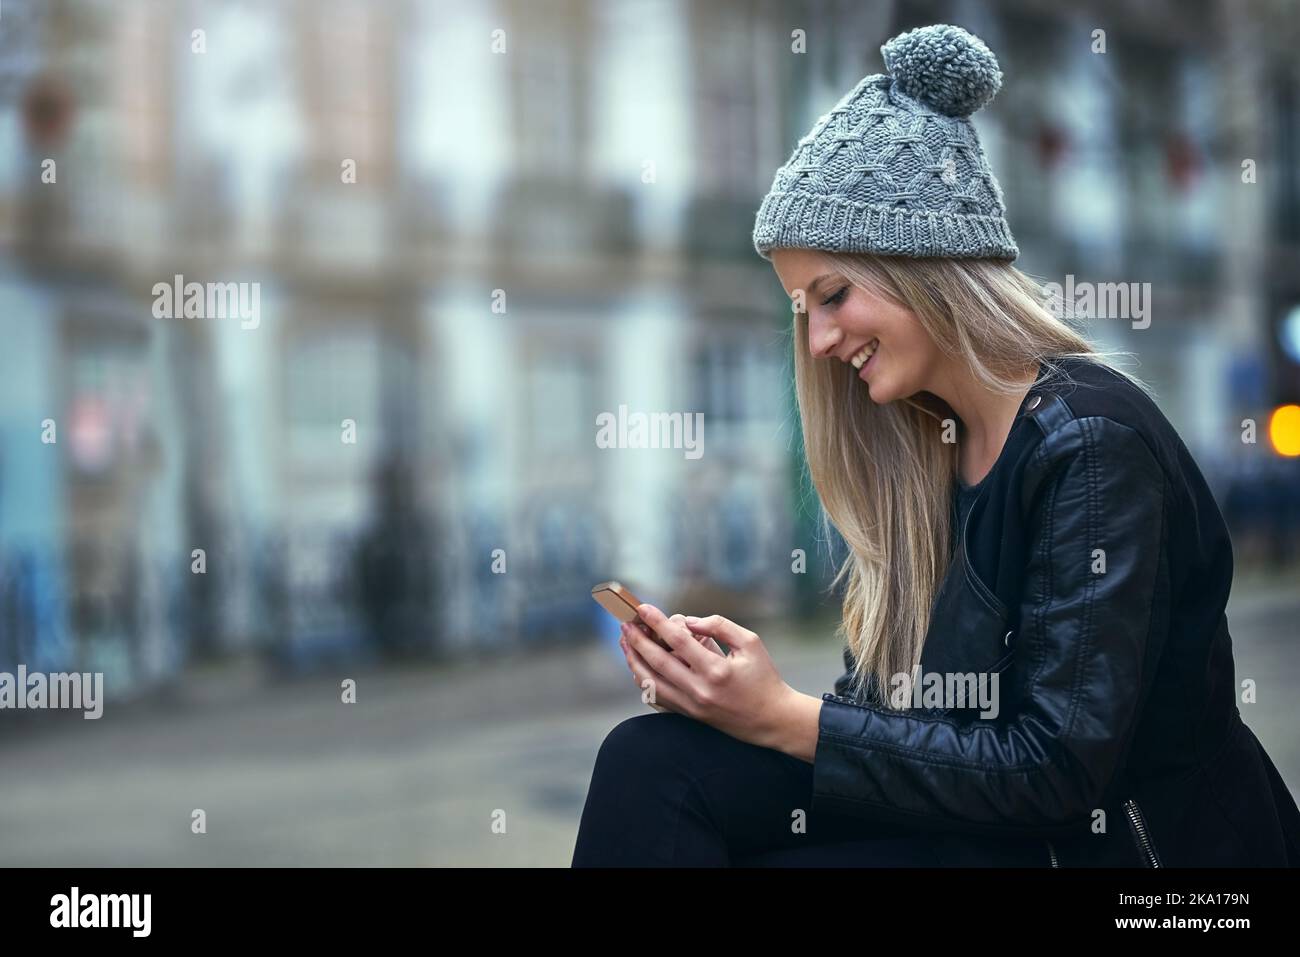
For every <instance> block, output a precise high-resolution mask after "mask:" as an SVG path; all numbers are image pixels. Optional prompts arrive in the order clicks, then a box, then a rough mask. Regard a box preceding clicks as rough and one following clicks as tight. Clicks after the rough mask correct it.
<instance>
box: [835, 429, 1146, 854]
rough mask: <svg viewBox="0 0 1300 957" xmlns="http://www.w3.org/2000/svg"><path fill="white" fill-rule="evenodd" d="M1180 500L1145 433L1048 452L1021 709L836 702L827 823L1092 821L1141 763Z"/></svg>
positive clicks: (1101, 436) (1004, 826)
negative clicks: (1136, 744)
mask: <svg viewBox="0 0 1300 957" xmlns="http://www.w3.org/2000/svg"><path fill="white" fill-rule="evenodd" d="M1165 499H1166V493H1165V479H1164V472H1163V470H1162V469H1161V467H1160V465H1159V463H1158V462H1157V461H1156V459H1155V457H1154V456H1153V455H1152V453H1151V451H1150V449H1149V448H1148V446H1147V444H1146V442H1145V441H1144V440H1143V439H1142V438H1141V436H1139V435H1138V434H1137V433H1136V432H1135V431H1133V430H1132V429H1130V428H1128V427H1126V426H1124V425H1121V424H1120V423H1118V422H1115V421H1113V420H1111V419H1107V418H1098V417H1094V418H1081V419H1080V418H1074V419H1070V420H1068V421H1066V422H1064V423H1062V424H1061V425H1059V426H1058V427H1056V428H1055V429H1054V430H1053V431H1052V432H1051V433H1050V434H1048V435H1047V436H1045V437H1044V438H1043V440H1042V441H1041V442H1040V443H1039V445H1038V447H1037V449H1036V450H1035V452H1034V453H1033V456H1032V458H1031V460H1030V462H1029V463H1027V464H1026V466H1025V469H1024V471H1023V473H1022V495H1021V503H1022V508H1023V509H1024V510H1025V513H1026V517H1027V521H1026V525H1025V528H1026V530H1027V531H1026V534H1027V536H1028V538H1027V545H1028V553H1029V559H1028V562H1027V565H1026V568H1025V582H1024V589H1023V592H1022V596H1023V597H1022V602H1021V607H1020V609H1019V611H1020V630H1019V640H1018V643H1017V646H1016V647H1017V653H1018V656H1019V657H1020V659H1021V660H1020V662H1019V663H1018V664H1019V667H1016V668H1013V669H1009V672H1008V674H1010V675H1011V676H1012V678H1011V680H1014V681H1015V682H1017V684H1016V686H1015V687H1014V688H1008V687H1001V688H999V692H1000V697H1001V699H1002V701H1008V700H1010V701H1013V702H1015V705H1014V707H1008V706H1006V705H1004V706H1003V708H1002V711H1001V712H1000V713H999V715H998V717H996V718H979V717H975V718H972V719H969V720H966V721H957V720H955V719H954V718H953V716H952V715H950V714H945V713H944V712H942V711H939V710H935V709H925V708H922V709H912V710H908V711H897V710H892V709H888V708H885V707H875V706H873V705H872V704H870V703H868V704H860V703H856V702H852V703H851V702H850V701H849V700H847V699H842V698H839V697H836V696H834V695H823V696H822V699H823V700H822V707H821V712H820V717H819V719H818V738H817V749H816V752H815V756H814V760H813V805H814V807H825V808H829V809H833V810H835V811H836V812H838V813H845V814H850V815H855V816H859V817H866V818H874V819H878V820H888V821H899V822H904V823H907V824H909V825H911V826H920V827H923V828H937V829H945V830H958V831H972V832H987V833H1000V834H1006V835H1021V836H1034V835H1047V836H1051V835H1052V834H1055V833H1061V832H1062V831H1063V830H1065V829H1068V828H1070V827H1071V826H1076V827H1077V825H1078V824H1079V823H1080V822H1081V821H1085V820H1087V819H1088V818H1089V817H1090V815H1091V813H1092V811H1093V810H1094V809H1095V808H1098V807H1101V806H1102V803H1103V801H1104V800H1105V794H1106V789H1107V786H1108V785H1109V784H1110V783H1111V779H1112V777H1113V776H1114V774H1115V773H1116V772H1117V771H1118V770H1119V768H1120V765H1121V763H1122V760H1123V758H1124V756H1125V755H1126V754H1127V751H1128V742H1129V738H1130V736H1131V734H1132V730H1133V727H1134V724H1135V721H1136V718H1137V712H1138V702H1139V690H1140V688H1141V686H1142V673H1141V672H1142V666H1143V660H1144V656H1145V654H1146V651H1147V647H1148V644H1149V643H1151V644H1154V645H1156V646H1158V645H1162V644H1163V638H1162V636H1157V635H1153V634H1151V632H1152V630H1153V629H1159V628H1163V627H1165V625H1164V624H1163V623H1164V622H1166V621H1167V620H1168V619H1167V616H1165V615H1163V614H1160V615H1156V614H1154V613H1153V612H1154V611H1155V602H1156V601H1157V600H1163V597H1162V595H1163V592H1161V589H1163V588H1166V587H1167V583H1165V584H1162V578H1161V576H1162V575H1163V574H1164V569H1166V568H1167V564H1166V563H1165V562H1164V561H1163V560H1162V555H1163V549H1164V543H1165V534H1166V531H1165ZM1096 549H1101V550H1103V553H1104V554H1102V553H1098V552H1096V551H1095V550H1096ZM1101 559H1104V568H1103V566H1102V565H1101V563H1100V560H1101ZM1001 677H1002V678H1003V679H1005V678H1006V677H1007V674H1003V675H1002V676H1001ZM1003 683H1004V684H1005V683H1006V682H1003Z"/></svg>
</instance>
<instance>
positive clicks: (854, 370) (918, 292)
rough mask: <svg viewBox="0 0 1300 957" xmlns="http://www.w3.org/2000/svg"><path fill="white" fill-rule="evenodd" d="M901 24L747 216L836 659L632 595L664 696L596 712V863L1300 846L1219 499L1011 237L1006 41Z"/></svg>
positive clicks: (1146, 857) (1266, 860)
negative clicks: (807, 483)
mask: <svg viewBox="0 0 1300 957" xmlns="http://www.w3.org/2000/svg"><path fill="white" fill-rule="evenodd" d="M882 53H883V54H884V60H885V64H886V67H887V69H888V70H889V74H888V75H880V76H869V77H866V78H865V79H864V80H862V81H861V82H860V83H859V84H858V85H857V86H856V87H855V88H854V89H853V90H852V91H851V92H850V93H849V94H848V95H847V96H845V97H844V98H843V99H842V100H841V101H840V102H839V104H838V105H837V106H836V107H835V108H834V109H832V110H831V111H830V112H829V113H827V114H826V115H824V116H823V117H822V118H821V119H820V120H819V121H818V122H817V124H816V125H815V126H814V128H813V130H812V131H811V132H810V133H809V134H808V135H807V136H805V137H803V138H802V139H801V140H800V141H799V144H798V145H797V146H796V148H795V150H794V152H793V154H792V155H791V157H790V159H789V161H788V162H787V163H786V164H785V165H784V166H783V167H782V168H781V169H780V170H779V171H778V173H777V176H776V180H775V183H774V185H773V188H772V191H771V192H770V193H769V194H768V196H767V197H766V198H765V199H764V201H763V204H762V206H761V207H760V209H759V212H758V217H757V222H756V226H755V231H754V242H755V248H756V249H757V250H758V252H759V253H760V255H762V256H764V258H767V259H769V260H770V261H771V262H772V264H773V266H774V268H775V270H776V273H777V275H778V277H779V278H780V281H781V284H782V286H783V287H784V289H785V291H786V293H787V294H788V295H789V296H790V297H791V299H792V300H793V302H794V307H795V337H794V352H795V383H796V393H797V397H798V402H799V410H800V416H801V419H802V424H803V434H804V442H805V448H806V457H807V461H808V467H809V471H810V474H811V477H812V480H813V483H814V485H815V487H816V489H817V492H818V495H819V497H820V500H821V503H822V506H823V510H824V515H825V517H826V519H827V520H828V521H829V522H832V523H833V524H834V525H835V527H836V529H837V530H838V531H839V533H840V535H841V536H842V537H843V539H844V541H845V542H846V544H847V545H848V549H849V554H848V558H847V559H846V561H845V563H844V566H843V567H842V568H841V570H840V576H839V577H837V579H836V582H837V583H838V582H840V581H841V580H844V579H847V588H846V591H845V595H844V603H843V620H842V626H841V633H842V635H843V637H844V639H845V649H844V661H845V665H846V671H845V673H844V674H843V675H842V676H841V677H840V678H839V679H838V680H837V681H836V683H835V692H834V693H833V694H824V695H822V696H821V697H820V698H814V697H812V696H809V695H804V694H801V693H799V692H797V691H795V690H794V689H792V688H791V687H790V686H789V685H787V684H786V683H785V682H784V681H783V680H782V679H781V677H780V675H779V674H778V673H777V670H776V668H775V667H774V666H773V664H772V661H771V659H770V657H769V656H768V654H767V652H766V650H765V649H764V646H763V643H762V641H761V639H760V638H759V637H758V636H757V635H756V634H754V633H753V632H752V631H749V630H747V629H745V628H743V627H742V626H740V625H738V624H735V623H733V622H731V621H728V620H727V619H724V618H721V617H718V616H716V615H715V616H711V617H708V618H694V617H684V616H681V615H673V616H672V617H667V616H665V615H664V614H663V613H662V612H661V611H660V610H659V609H657V608H654V607H653V606H650V605H642V606H640V615H641V620H642V621H643V622H644V625H645V626H646V628H650V629H653V630H654V631H655V632H656V633H657V634H658V635H659V636H660V637H661V638H662V639H663V640H664V641H666V642H667V643H668V644H669V645H670V647H671V648H672V649H673V650H672V651H671V652H669V651H666V650H664V649H662V648H660V647H659V646H658V645H657V644H655V642H654V641H653V640H652V639H651V638H650V637H649V636H648V632H647V631H646V629H645V628H643V627H641V626H639V625H638V626H633V627H628V626H625V627H624V632H623V634H624V638H623V647H624V651H625V653H626V655H627V660H628V665H629V668H630V669H631V671H632V674H633V676H634V678H635V680H636V681H637V683H638V685H640V686H642V687H644V688H646V689H647V694H648V693H650V692H653V698H651V699H649V700H650V703H651V704H653V705H654V706H655V707H656V710H657V711H660V712H661V713H657V714H645V715H640V716H637V717H634V718H630V719H628V720H626V721H624V722H622V723H621V724H620V725H619V726H618V727H616V728H615V729H614V730H613V731H612V732H611V733H610V734H609V736H608V737H607V738H606V739H605V741H604V743H603V745H602V746H601V749H600V753H599V755H598V757H597V761H596V768H595V771H594V773H593V777H592V783H591V789H590V791H589V793H588V797H587V802H586V806H585V808H584V811H583V816H582V823H581V827H580V830H579V834H578V840H577V845H576V848H575V852H574V859H573V863H574V865H575V866H583V865H616V864H626V865H656V864H660V865H682V864H701V865H715V864H741V865H744V864H758V863H763V864H803V865H843V866H863V865H874V866H880V865H908V864H911V865H915V864H922V865H926V864H929V865H944V866H951V865H967V864H969V865H1012V866H1041V867H1048V866H1056V867H1072V866H1098V865H1107V866H1151V867H1159V866H1233V865H1294V864H1296V863H1297V862H1298V861H1300V810H1297V808H1296V805H1295V802H1294V800H1293V799H1292V798H1291V796H1290V793H1289V792H1288V791H1287V788H1286V786H1285V785H1284V784H1283V782H1282V780H1281V778H1280V776H1279V775H1278V773H1277V771H1276V769H1275V768H1274V767H1273V764H1272V762H1271V761H1270V760H1269V757H1268V755H1267V754H1266V753H1265V752H1264V750H1263V748H1262V747H1261V745H1260V744H1259V742H1258V740H1257V739H1256V738H1255V736H1254V735H1253V733H1252V732H1251V731H1250V730H1249V728H1247V726H1246V725H1245V724H1244V723H1243V722H1242V720H1241V717H1240V714H1239V711H1238V708H1237V704H1236V690H1235V677H1234V672H1233V660H1232V651H1231V640H1230V637H1229V634H1228V629H1227V623H1226V618H1225V615H1224V607H1225V605H1226V603H1227V599H1228V593H1229V586H1230V583H1231V577H1232V549H1231V544H1230V541H1229V538H1228V534H1227V530H1226V528H1225V526H1224V524H1223V520H1222V517H1221V515H1220V513H1219V510H1218V508H1217V507H1216V505H1215V502H1214V499H1213V498H1212V497H1211V495H1210V492H1209V490H1208V488H1207V487H1206V483H1205V481H1204V479H1203V478H1202V476H1201V474H1200V472H1199V470H1198V469H1197V467H1196V465H1195V463H1194V462H1193V461H1192V459H1191V457H1190V455H1189V454H1188V452H1187V449H1186V448H1185V447H1184V445H1183V443H1182V442H1181V441H1180V440H1179V438H1178V436H1177V434H1176V433H1175V432H1174V429H1173V428H1172V426H1171V425H1170V424H1169V423H1168V421H1166V419H1165V418H1164V416H1163V415H1161V413H1160V411H1159V410H1158V409H1157V407H1156V406H1155V404H1154V403H1153V402H1152V400H1151V398H1150V397H1149V396H1148V395H1147V393H1146V391H1145V389H1144V388H1143V387H1142V386H1141V384H1140V383H1138V382H1137V381H1136V380H1134V379H1132V378H1131V377H1130V376H1128V375H1126V374H1125V373H1123V372H1120V371H1119V370H1117V369H1114V368H1112V367H1111V365H1110V364H1109V363H1108V362H1107V361H1106V359H1105V358H1104V357H1103V356H1102V355H1100V354H1098V353H1097V352H1096V351H1095V350H1094V349H1093V348H1092V347H1091V346H1090V345H1089V343H1088V342H1087V341H1086V340H1084V339H1082V338H1081V337H1080V336H1078V335H1077V334H1076V333H1075V332H1073V331H1072V330H1071V329H1070V328H1069V327H1068V326H1067V325H1065V324H1064V323H1062V322H1061V321H1060V320H1059V319H1057V318H1056V316H1055V315H1054V314H1053V312H1052V311H1050V310H1049V309H1047V308H1046V307H1045V305H1044V303H1043V297H1042V296H1041V294H1040V290H1039V288H1038V287H1037V286H1036V285H1035V284H1034V283H1033V282H1032V281H1030V280H1029V279H1028V278H1027V277H1026V276H1025V275H1024V274H1023V273H1021V272H1019V271H1018V270H1017V269H1016V268H1015V267H1014V266H1012V265H1011V263H1012V261H1014V260H1015V258H1016V257H1017V256H1018V255H1019V250H1018V249H1017V247H1016V245H1015V242H1014V240H1013V238H1012V236H1011V232H1010V230H1009V228H1008V226H1007V223H1006V219H1005V210H1004V206H1003V200H1002V193H1001V190H1000V188H999V186H998V184H997V182H996V180H995V179H994V178H993V173H992V171H991V170H990V169H989V166H988V163H987V161H986V159H985V157H984V154H983V151H982V149H981V147H980V144H979V141H978V138H977V136H976V134H975V131H974V128H973V126H971V124H970V122H969V116H970V115H971V114H972V113H973V112H974V111H975V110H977V109H979V108H980V106H982V105H983V104H984V103H986V102H988V100H990V99H991V98H992V97H993V95H994V94H995V93H996V92H997V90H998V87H999V85H1000V83H1001V73H1000V71H999V69H998V65H997V61H996V60H995V58H994V56H993V54H992V53H991V52H990V51H989V50H988V48H987V47H986V46H985V45H984V44H983V43H982V42H981V41H980V40H979V39H977V38H976V37H973V36H971V35H970V34H969V33H966V32H965V31H963V30H960V29H958V28H956V27H952V26H933V27H926V28H923V29H920V30H914V31H911V32H909V33H905V34H902V35H900V36H898V37H895V38H894V39H893V40H891V41H890V42H889V43H887V44H886V45H885V46H884V47H882ZM722 645H725V646H726V653H724V650H723V648H722V647H721V646H722Z"/></svg>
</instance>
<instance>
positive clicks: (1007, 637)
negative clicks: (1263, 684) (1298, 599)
mask: <svg viewBox="0 0 1300 957" xmlns="http://www.w3.org/2000/svg"><path fill="white" fill-rule="evenodd" d="M1058 364H1059V365H1060V366H1061V368H1062V369H1063V370H1064V372H1065V373H1066V376H1053V375H1050V374H1049V373H1048V372H1047V371H1046V369H1045V368H1044V369H1040V375H1039V378H1038V381H1037V382H1036V383H1035V385H1034V386H1033V387H1032V388H1031V389H1030V391H1029V393H1028V395H1027V396H1026V397H1025V400H1024V402H1023V403H1022V404H1021V408H1020V411H1019V413H1018V414H1017V417H1016V421H1015V424H1014V425H1013V426H1012V428H1011V432H1010V434H1009V435H1008V437H1007V441H1006V443H1005V445H1004V447H1003V450H1002V453H1001V455H1000V457H999V458H998V460H997V462H996V463H995V465H994V467H993V469H992V471H990V473H989V474H988V476H987V477H986V478H985V480H984V481H983V482H982V483H981V485H980V487H979V494H978V497H977V498H976V499H975V501H974V502H973V503H972V505H971V507H970V511H969V512H968V514H967V517H966V521H965V532H964V535H962V536H961V537H960V538H959V539H958V545H957V549H956V552H955V557H954V559H953V561H952V562H951V563H950V568H949V571H948V573H947V576H946V577H945V579H944V581H943V584H942V586H941V588H940V590H939V592H938V594H937V597H936V599H935V604H934V608H933V611H932V615H931V621H930V626H929V631H928V634H927V637H926V642H925V645H924V649H923V652H922V657H921V670H922V671H923V672H960V673H966V672H981V671H984V672H989V673H996V674H997V677H998V692H999V712H998V715H997V716H996V717H993V718H990V717H980V714H979V711H978V710H976V709H974V708H971V707H966V708H945V707H943V703H942V702H936V703H935V704H934V706H931V707H923V708H920V709H912V710H908V711H897V710H893V709H890V708H886V707H884V706H883V704H882V703H881V702H880V699H879V698H878V690H877V688H876V686H875V685H874V683H868V685H867V687H866V688H863V689H858V690H857V692H856V693H853V691H852V689H851V686H850V673H851V671H852V665H853V661H852V658H851V657H850V654H849V651H848V649H847V647H846V648H845V650H844V662H845V667H846V672H845V674H844V675H842V676H841V677H840V678H839V679H838V680H837V681H836V682H835V693H834V694H825V695H823V696H822V699H823V703H822V708H821V715H820V719H819V730H818V740H817V750H816V754H815V758H814V762H813V790H814V793H813V807H814V808H826V809H832V810H834V811H836V812H838V813H847V814H852V815H856V816H861V817H867V818H871V819H873V820H879V821H885V822H891V823H893V824H896V825H897V826H898V827H899V829H900V831H903V832H906V831H917V832H923V833H926V834H927V835H930V836H931V837H932V838H933V840H934V842H935V843H936V847H937V850H938V851H939V854H940V857H941V859H943V860H944V863H945V864H950V865H965V864H970V865H1003V866H1034V865H1037V866H1044V867H1046V866H1059V867H1072V866H1073V867H1078V866H1121V867H1127V866H1152V867H1155V866H1165V867H1168V866H1175V867H1177V866H1212V867H1223V866H1234V865H1244V866H1250V865H1275V866H1287V865H1289V866H1295V865H1297V864H1300V810H1297V807H1296V803H1295V801H1294V800H1293V798H1292V797H1291V794H1290V792H1289V791H1288V790H1287V787H1286V785H1285V784H1284V783H1283V781H1282V779H1281V777H1280V775H1279V774H1278V772H1277V769H1276V768H1275V767H1274V766H1273V763H1272V761H1271V760H1270V759H1269V757H1268V755H1267V754H1266V753H1265V751H1264V749H1263V747H1262V746H1261V745H1260V743H1259V741H1258V739H1257V738H1256V737H1255V735H1254V734H1253V733H1252V732H1251V730H1250V729H1249V728H1248V727H1247V726H1246V725H1245V724H1244V723H1243V722H1242V720H1241V715H1240V713H1239V711H1238V708H1237V703H1236V681H1235V676H1234V672H1233V660H1232V646H1231V638H1230V636H1229V634H1228V624H1227V619H1226V617H1225V615H1224V608H1225V605H1226V603H1227V600H1228V592H1229V587H1230V585H1231V581H1232V548H1231V543H1230V541H1229V538H1228V533H1227V529H1226V527H1225V525H1224V522H1223V518H1222V516H1221V514H1220V512H1219V509H1218V507H1217V506H1216V504H1215V502H1214V499H1213V497H1212V496H1211V493H1210V491H1209V489H1208V488H1207V486H1206V483H1205V480H1204V478H1203V477H1202V475H1201V473H1200V471H1199V469H1198V468H1197V467H1196V464H1195V463H1194V462H1193V460H1192V458H1191V456H1190V454H1189V453H1188V451H1187V449H1186V448H1185V446H1184V445H1183V443H1182V441H1181V440H1180V439H1179V437H1178V435H1177V433H1176V432H1175V431H1174V429H1173V427H1172V426H1171V425H1170V424H1169V422H1168V421H1167V420H1166V419H1165V417H1164V416H1163V415H1162V414H1161V412H1160V411H1159V409H1158V408H1157V407H1156V405H1155V404H1154V403H1153V402H1151V400H1150V399H1149V398H1148V397H1147V396H1146V395H1145V394H1143V393H1142V391H1141V390H1140V389H1138V388H1136V387H1134V386H1133V385H1132V384H1130V383H1129V382H1128V381H1127V380H1125V379H1124V378H1123V377H1121V376H1119V375H1117V374H1116V373H1114V372H1113V371H1111V370H1110V369H1107V368H1106V367H1105V366H1103V365H1102V364H1100V363H1099V362H1096V361H1092V360H1071V359H1065V360H1061V361H1060V362H1059V363H1058ZM959 531H960V530H959ZM1098 550H1100V551H1098Z"/></svg>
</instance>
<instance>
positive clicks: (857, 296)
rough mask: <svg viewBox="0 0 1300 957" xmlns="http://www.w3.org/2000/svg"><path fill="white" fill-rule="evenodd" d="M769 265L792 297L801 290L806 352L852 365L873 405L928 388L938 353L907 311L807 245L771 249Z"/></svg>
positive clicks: (936, 371)
mask: <svg viewBox="0 0 1300 957" xmlns="http://www.w3.org/2000/svg"><path fill="white" fill-rule="evenodd" d="M772 263H773V265H774V266H775V268H776V274H777V276H778V277H779V278H780V280H781V285H782V286H783V287H784V288H785V292H786V295H788V296H789V297H790V298H791V299H794V297H795V295H796V293H797V292H798V291H799V290H801V289H802V290H803V292H804V303H805V307H806V308H805V311H806V312H807V313H808V352H809V353H810V354H811V355H812V357H813V358H814V359H826V360H827V361H831V362H845V363H850V364H853V365H855V366H857V365H858V363H859V360H861V358H862V357H863V356H867V357H868V358H867V360H866V362H863V363H861V365H860V366H859V367H858V369H857V373H858V378H859V379H861V380H862V381H863V382H864V383H866V385H867V389H868V392H869V394H870V396H871V401H873V402H875V403H876V404H877V405H883V404H884V403H886V402H893V401H894V400H895V399H903V398H907V397H909V396H912V395H915V394H917V393H918V392H925V391H931V389H930V384H931V383H934V382H936V381H937V380H938V376H939V371H940V367H941V365H942V353H941V352H940V351H939V347H938V346H936V345H935V343H934V340H933V339H931V338H930V334H929V333H928V332H926V331H925V328H924V327H923V326H922V325H921V323H920V322H919V321H918V320H917V319H916V316H915V315H914V314H913V313H912V311H911V310H910V309H907V308H905V307H903V306H900V305H897V304H896V303H893V302H891V301H889V300H888V299H884V298H881V297H880V296H878V295H876V294H875V293H872V292H868V291H867V290H865V289H859V288H858V287H857V286H854V285H851V284H850V283H849V281H848V280H847V279H845V278H844V276H843V274H842V273H840V272H839V271H838V270H837V269H836V267H835V261H834V260H833V259H831V258H829V257H827V256H826V255H824V254H822V253H819V252H817V251H816V250H811V249H794V248H784V249H775V250H773V251H772Z"/></svg>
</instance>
